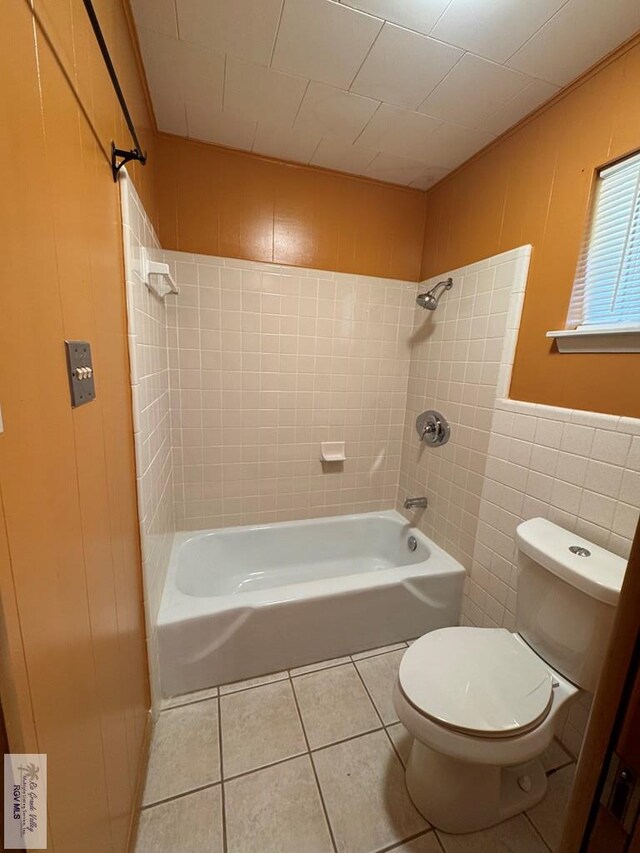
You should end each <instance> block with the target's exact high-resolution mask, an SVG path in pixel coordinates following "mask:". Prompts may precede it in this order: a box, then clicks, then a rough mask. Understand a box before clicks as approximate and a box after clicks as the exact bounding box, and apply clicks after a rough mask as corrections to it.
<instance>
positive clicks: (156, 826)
mask: <svg viewBox="0 0 640 853" xmlns="http://www.w3.org/2000/svg"><path fill="white" fill-rule="evenodd" d="M178 850H179V851H180V853H203V851H206V853H222V850H223V840H222V794H221V792H220V785H215V786H214V787H212V788H205V789H204V791H196V793H194V794H188V795H187V796H186V797H179V798H178V799H177V800H170V801H169V802H168V803H161V804H160V805H158V806H152V807H151V808H149V809H144V810H143V811H142V813H141V815H140V826H139V829H138V840H137V842H136V848H135V853H176V851H178Z"/></svg>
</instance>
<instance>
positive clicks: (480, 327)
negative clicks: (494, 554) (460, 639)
mask: <svg viewBox="0 0 640 853" xmlns="http://www.w3.org/2000/svg"><path fill="white" fill-rule="evenodd" d="M529 257H530V248H529V247H528V246H523V247H521V248H519V249H514V250H513V251H510V252H504V253H503V254H500V255H496V256H495V257H494V258H489V259H488V260H483V261H479V262H478V263H475V264H471V265H469V266H467V267H463V268H461V269H456V270H452V271H450V272H448V273H444V274H443V275H440V276H435V277H434V278H432V279H429V280H428V281H425V282H422V284H420V286H419V290H420V291H423V290H427V289H429V288H431V287H433V286H434V285H435V284H436V283H437V282H438V281H441V280H442V279H445V278H448V277H451V278H452V279H453V287H452V288H451V290H450V291H446V292H445V293H444V294H443V296H442V298H441V301H440V304H439V306H438V308H437V310H436V311H426V310H422V309H420V308H417V309H416V310H415V311H414V317H413V321H414V325H413V331H412V334H411V363H410V367H409V380H408V388H407V409H406V417H405V426H404V433H403V442H402V462H401V467H400V480H399V491H398V503H397V509H398V510H400V511H401V512H403V513H404V515H405V516H406V517H407V518H408V519H410V520H412V521H413V522H414V523H415V524H417V525H418V526H419V527H420V529H422V530H423V531H424V532H425V533H427V534H428V535H429V536H430V537H431V538H432V539H433V540H434V541H435V542H436V543H437V544H438V545H441V546H442V547H443V548H444V549H445V550H446V551H448V552H449V553H450V554H451V555H452V556H454V557H455V558H456V559H457V560H459V561H460V562H461V563H462V564H463V565H464V566H465V568H466V569H467V570H469V569H470V568H471V561H472V558H473V549H474V545H475V539H476V529H477V525H478V514H479V508H480V498H481V495H482V487H483V482H484V480H483V475H484V470H485V465H486V460H487V450H488V448H489V439H490V434H491V421H492V417H493V407H494V403H495V399H496V394H498V393H504V390H505V389H506V388H507V387H508V380H509V373H510V368H511V365H512V363H513V349H514V346H515V336H516V330H517V328H518V325H519V321H520V313H521V310H522V301H523V297H524V290H525V285H526V280H527V272H528V269H529ZM427 408H430V409H431V408H433V409H437V410H439V411H440V412H441V413H442V414H443V415H444V416H445V417H446V419H447V420H448V421H449V423H450V424H451V430H452V438H451V440H450V442H449V443H448V444H446V445H444V446H443V447H440V448H436V449H432V448H430V447H428V446H427V445H426V443H421V442H420V440H419V437H418V434H417V432H416V428H415V422H416V418H417V416H418V415H419V414H420V412H422V411H423V410H424V409H427ZM423 494H425V495H427V497H428V498H429V507H428V509H427V510H426V511H425V510H419V511H412V512H406V511H404V510H403V508H402V502H403V500H404V498H405V497H406V496H407V495H423Z"/></svg>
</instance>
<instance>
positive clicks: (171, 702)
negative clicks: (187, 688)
mask: <svg viewBox="0 0 640 853" xmlns="http://www.w3.org/2000/svg"><path fill="white" fill-rule="evenodd" d="M217 695H218V688H217V687H207V688H206V689H204V690H195V691H194V692H193V693H183V694H182V695H181V696H171V697H170V698H169V699H163V700H162V702H161V709H162V710H163V711H166V710H167V709H168V708H179V707H180V706H181V705H190V704H191V703H192V702H201V701H202V700H203V699H214V698H215V697H216V696H217Z"/></svg>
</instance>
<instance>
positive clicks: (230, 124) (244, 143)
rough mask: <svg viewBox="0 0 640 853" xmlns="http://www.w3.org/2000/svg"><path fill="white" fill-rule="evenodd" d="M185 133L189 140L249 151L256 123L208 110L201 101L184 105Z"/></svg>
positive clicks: (206, 105)
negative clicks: (185, 116)
mask: <svg viewBox="0 0 640 853" xmlns="http://www.w3.org/2000/svg"><path fill="white" fill-rule="evenodd" d="M186 112H187V133H188V135H189V138H190V139H200V140H202V142H213V143H214V144H215V145H225V146H226V147H227V148H241V149H243V150H245V151H251V146H252V145H253V140H254V137H255V135H256V127H257V123H256V122H255V121H246V120H245V119H241V118H236V117H235V116H230V115H229V114H228V113H222V112H220V111H215V110H212V109H210V108H209V106H208V104H206V103H203V102H202V101H197V102H195V103H189V102H187V103H186Z"/></svg>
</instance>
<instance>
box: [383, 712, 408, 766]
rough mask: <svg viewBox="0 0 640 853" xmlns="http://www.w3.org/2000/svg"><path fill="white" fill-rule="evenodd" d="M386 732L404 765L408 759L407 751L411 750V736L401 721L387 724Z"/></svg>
mask: <svg viewBox="0 0 640 853" xmlns="http://www.w3.org/2000/svg"><path fill="white" fill-rule="evenodd" d="M387 732H388V733H389V736H390V737H391V740H392V741H393V745H394V746H395V748H396V751H397V752H398V754H399V755H400V760H401V761H402V763H403V764H404V766H405V767H406V766H407V761H408V760H409V753H410V752H411V744H412V743H413V738H412V737H411V735H410V734H409V732H408V731H407V730H406V729H405V727H404V726H403V725H402V723H394V724H393V725H392V726H388V727H387Z"/></svg>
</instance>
